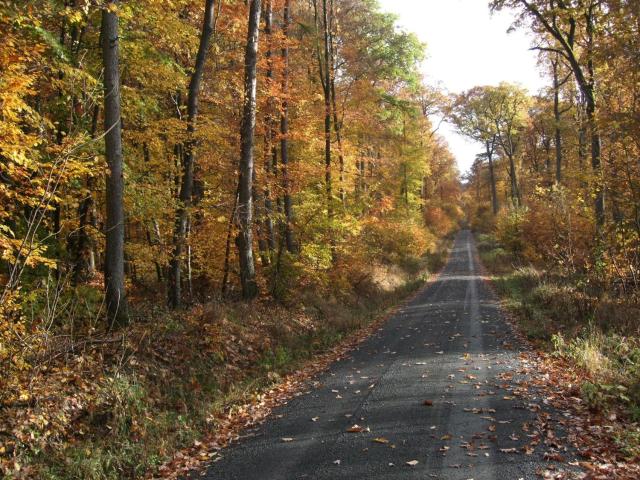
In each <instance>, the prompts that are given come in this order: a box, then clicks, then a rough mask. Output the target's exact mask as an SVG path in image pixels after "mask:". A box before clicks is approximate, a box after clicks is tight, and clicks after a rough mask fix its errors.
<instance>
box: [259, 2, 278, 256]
mask: <svg viewBox="0 0 640 480" xmlns="http://www.w3.org/2000/svg"><path fill="white" fill-rule="evenodd" d="M265 33H266V34H267V36H268V39H267V45H268V48H267V53H266V57H267V65H268V66H267V83H268V85H269V88H270V89H271V88H272V87H273V83H274V72H273V5H272V1H271V0H269V1H268V2H267V9H266V12H265ZM276 111H277V105H276V97H275V96H273V95H271V96H270V97H269V104H268V112H267V115H266V123H267V125H266V129H265V130H266V132H265V139H266V141H265V152H264V192H263V194H264V218H263V219H262V220H263V222H262V223H263V224H264V230H265V236H266V243H267V246H268V249H269V257H271V255H272V254H273V252H274V251H275V249H276V237H275V234H274V231H273V199H272V191H271V181H272V179H273V177H274V174H275V172H276V169H277V168H278V149H277V146H276V135H277V132H276V128H277V127H276V122H277V117H276Z"/></svg>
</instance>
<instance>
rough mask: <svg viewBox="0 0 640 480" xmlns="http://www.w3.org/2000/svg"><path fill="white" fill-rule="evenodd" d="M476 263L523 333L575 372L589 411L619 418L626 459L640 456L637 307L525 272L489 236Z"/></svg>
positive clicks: (566, 280) (579, 283) (574, 281)
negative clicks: (624, 424)
mask: <svg viewBox="0 0 640 480" xmlns="http://www.w3.org/2000/svg"><path fill="white" fill-rule="evenodd" d="M478 251H479V255H480V258H481V260H482V262H483V263H484V265H485V266H486V267H487V269H488V270H489V272H490V273H491V276H492V282H493V285H494V286H495V288H496V290H497V291H498V293H499V294H500V295H501V296H502V298H503V300H504V303H505V306H506V307H507V309H508V310H509V311H510V312H511V313H512V314H514V317H515V318H516V320H517V321H518V323H519V326H520V328H521V331H522V332H523V333H524V334H525V335H526V336H527V337H528V338H529V340H531V341H533V342H534V343H535V344H536V345H537V346H538V347H540V348H541V349H543V350H545V351H547V352H549V353H550V354H552V355H555V356H559V357H562V358H563V359H565V360H567V361H569V362H570V364H572V365H574V366H575V367H577V370H578V371H579V372H580V376H581V378H580V391H579V394H580V396H581V397H582V399H583V401H584V402H585V403H586V404H587V405H588V406H589V408H590V409H591V410H592V411H594V412H599V413H602V414H604V415H610V414H613V413H621V414H623V415H625V416H627V417H628V419H629V421H630V422H635V424H634V423H630V424H629V427H630V428H628V429H627V430H626V431H624V432H618V433H617V434H616V435H617V439H618V442H619V446H620V447H621V448H622V449H623V450H624V451H625V452H626V454H627V455H628V456H629V457H636V456H637V455H640V429H639V428H638V425H637V422H639V421H640V335H639V327H640V325H639V324H638V323H637V319H638V318H640V307H639V306H638V304H637V302H634V301H633V300H632V299H630V298H625V297H624V296H617V297H613V296H610V295H607V294H606V293H603V292H593V291H590V289H589V286H588V284H587V282H585V281H583V279H581V278H570V277H566V276H562V275H558V274H553V273H549V272H545V271H543V270H541V269H537V268H535V267H534V266H531V265H524V264H523V263H522V262H521V261H520V260H519V259H518V258H517V257H516V256H514V255H511V254H510V253H509V252H508V251H507V250H506V249H505V248H503V247H502V246H501V245H500V244H499V243H498V242H497V241H496V240H495V238H494V237H493V236H490V235H479V236H478Z"/></svg>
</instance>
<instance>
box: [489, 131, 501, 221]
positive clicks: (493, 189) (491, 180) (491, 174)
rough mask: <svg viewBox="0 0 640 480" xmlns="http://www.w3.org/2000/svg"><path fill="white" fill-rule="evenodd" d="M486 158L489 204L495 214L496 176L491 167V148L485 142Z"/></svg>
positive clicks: (497, 207) (497, 208)
mask: <svg viewBox="0 0 640 480" xmlns="http://www.w3.org/2000/svg"><path fill="white" fill-rule="evenodd" d="M486 147H487V160H488V161H489V183H490V184H491V206H492V207H493V214H494V215H497V214H498V210H499V205H498V192H497V191H496V176H495V172H494V168H493V150H492V149H491V146H490V144H489V143H488V142H487V145H486Z"/></svg>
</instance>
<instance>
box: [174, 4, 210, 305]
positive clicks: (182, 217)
mask: <svg viewBox="0 0 640 480" xmlns="http://www.w3.org/2000/svg"><path fill="white" fill-rule="evenodd" d="M214 5H215V1H214V0H205V7H204V20H203V23H202V33H201V35H200V45H199V46H198V54H197V56H196V64H195V68H194V71H193V74H192V75H191V80H190V82H189V98H188V100H187V116H188V118H187V142H186V144H185V149H184V154H183V155H182V181H181V185H180V194H179V205H178V209H177V211H176V224H175V231H174V241H173V243H174V246H173V255H172V257H171V268H170V277H169V305H170V306H172V307H173V308H178V307H180V305H181V304H182V288H181V277H182V255H183V253H184V249H185V243H186V239H187V230H188V225H189V209H190V207H191V198H192V195H193V185H194V179H193V171H194V163H195V146H196V145H195V139H194V133H195V130H196V120H197V117H198V96H199V93H200V84H201V83H202V75H203V73H204V64H205V60H206V58H207V51H208V50H209V43H210V41H211V35H212V34H213V22H214Z"/></svg>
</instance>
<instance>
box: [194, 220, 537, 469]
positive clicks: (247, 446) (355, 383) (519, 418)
mask: <svg viewBox="0 0 640 480" xmlns="http://www.w3.org/2000/svg"><path fill="white" fill-rule="evenodd" d="M480 271H481V268H480V266H479V264H478V260H477V255H476V248H475V244H474V239H473V235H472V234H471V233H470V232H469V231H466V230H465V231H462V232H460V233H459V234H458V235H457V237H456V239H455V242H454V245H453V249H452V252H451V255H450V259H449V261H448V263H447V265H446V267H445V268H444V270H443V271H442V273H441V274H440V276H439V277H438V278H437V279H436V280H435V281H433V282H432V283H430V284H429V285H428V286H426V287H425V288H424V289H423V290H422V291H421V292H420V293H419V294H418V295H416V296H415V297H414V298H413V299H412V300H411V301H410V302H409V303H407V304H406V305H404V306H403V307H402V308H400V309H399V310H398V312H397V313H396V314H395V315H394V316H393V317H392V318H391V319H390V320H389V321H388V322H387V323H386V324H385V325H384V327H382V328H381V329H380V330H379V331H378V332H377V333H376V334H375V335H373V336H372V337H370V338H369V339H368V340H366V341H365V342H364V343H362V344H361V345H360V347H359V348H358V349H357V350H354V351H353V352H352V353H351V355H350V356H349V357H348V358H345V359H343V360H341V361H339V362H336V363H335V364H334V365H333V366H332V367H331V369H330V370H329V371H328V372H327V373H325V374H323V375H322V376H320V377H319V378H317V379H316V382H315V383H314V385H313V386H312V388H311V389H310V391H309V392H307V393H305V394H303V395H300V396H298V397H296V398H295V399H294V400H292V401H290V402H289V403H288V404H287V405H286V406H283V407H281V408H279V409H277V410H276V411H275V412H274V414H273V415H272V416H271V418H270V420H268V421H267V422H266V423H265V424H263V425H261V426H259V427H257V428H256V429H254V430H250V431H249V432H246V434H245V436H244V437H243V439H242V441H240V442H239V443H238V444H236V445H234V446H232V447H230V448H229V449H227V450H223V451H222V452H221V453H222V458H221V459H220V460H219V461H217V462H215V463H213V464H211V465H210V466H209V468H208V470H207V471H206V473H205V474H204V477H200V478H207V479H211V480H213V479H238V480H252V479H260V480H271V479H273V480H275V479H283V480H284V479H287V480H288V479H418V478H419V479H425V478H426V479H428V478H435V479H445V480H449V479H451V480H468V479H473V480H482V479H500V480H503V479H504V480H509V479H515V480H518V479H530V478H539V477H538V475H537V474H536V471H537V470H539V469H542V470H544V469H545V468H546V467H547V466H548V462H547V461H545V460H544V458H543V456H542V454H543V453H544V452H543V451H542V450H543V449H541V448H540V447H538V448H537V449H536V450H535V451H534V452H533V453H531V454H525V453H523V451H522V450H523V448H524V447H525V445H527V444H528V443H529V442H530V441H531V440H532V438H535V434H534V433H533V424H534V421H535V416H536V413H535V412H536V410H537V405H539V404H540V402H541V399H540V398H536V397H535V392H532V393H531V394H530V395H527V396H526V397H523V396H518V395H516V394H515V393H514V389H516V390H517V388H518V385H517V384H516V381H518V380H520V381H521V380H526V377H522V376H521V375H519V374H518V370H519V367H520V366H521V364H520V361H521V360H520V359H519V350H520V349H521V348H522V347H521V346H520V345H519V344H518V341H517V340H516V339H515V337H514V335H513V334H512V333H511V328H510V327H509V325H508V324H507V323H506V322H505V321H504V319H503V317H502V315H501V311H500V308H499V306H498V303H497V300H496V298H495V297H494V295H493V294H492V293H491V290H490V289H489V288H488V285H487V284H486V282H484V281H483V279H482V277H481V276H480V275H481V273H480ZM532 407H536V408H532ZM355 425H357V426H358V427H357V428H356V427H354V426H355ZM350 429H351V430H358V431H357V432H349V431H348V430H350ZM514 449H515V450H514ZM407 462H410V463H407ZM416 462H417V463H416Z"/></svg>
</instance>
